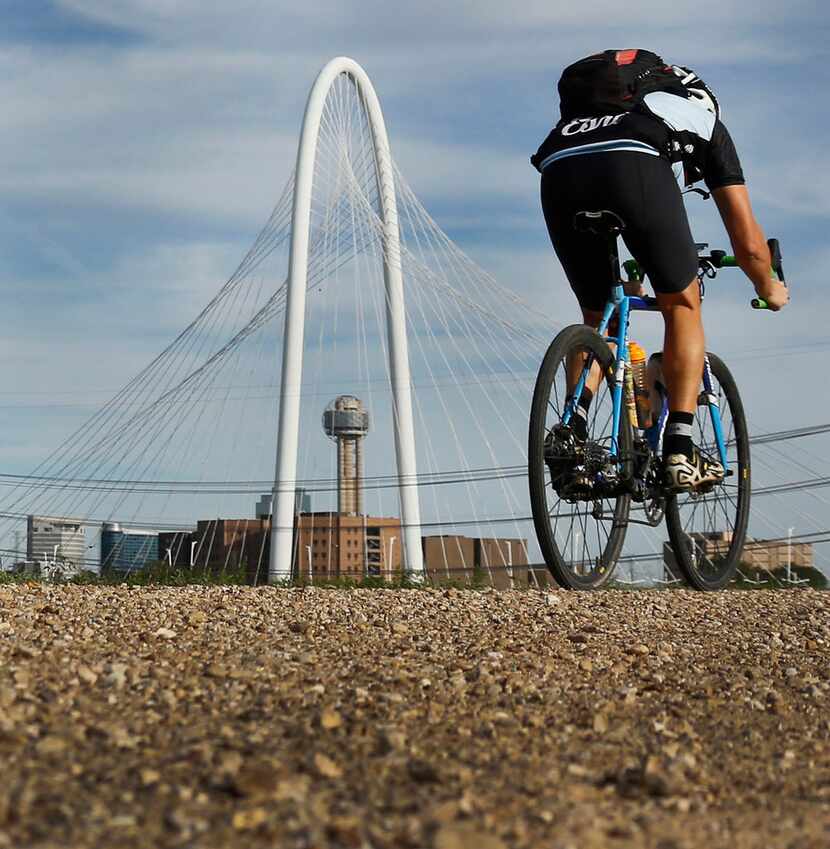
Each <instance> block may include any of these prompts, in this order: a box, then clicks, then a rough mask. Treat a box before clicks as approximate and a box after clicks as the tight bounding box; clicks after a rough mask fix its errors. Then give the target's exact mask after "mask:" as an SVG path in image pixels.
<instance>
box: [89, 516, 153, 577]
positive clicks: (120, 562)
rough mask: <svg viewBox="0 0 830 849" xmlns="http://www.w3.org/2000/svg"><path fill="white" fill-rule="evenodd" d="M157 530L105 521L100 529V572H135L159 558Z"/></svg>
mask: <svg viewBox="0 0 830 849" xmlns="http://www.w3.org/2000/svg"><path fill="white" fill-rule="evenodd" d="M160 559H161V558H160V554H159V532H158V531H148V530H136V529H132V528H122V527H121V525H119V524H117V523H116V522H105V523H104V525H103V528H102V530H101V572H102V573H105V572H108V573H112V572H125V573H126V572H136V571H140V570H141V569H144V568H145V567H146V566H147V564H148V563H156V562H158V561H159V560H160Z"/></svg>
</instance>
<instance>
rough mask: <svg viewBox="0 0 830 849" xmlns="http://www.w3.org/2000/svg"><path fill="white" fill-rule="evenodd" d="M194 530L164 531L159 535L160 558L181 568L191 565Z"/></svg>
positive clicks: (170, 564)
mask: <svg viewBox="0 0 830 849" xmlns="http://www.w3.org/2000/svg"><path fill="white" fill-rule="evenodd" d="M194 537H195V534H194V533H193V531H163V532H162V533H160V534H159V535H158V550H159V560H161V561H166V562H167V564H168V565H169V566H171V567H172V566H176V567H179V568H183V567H188V566H190V565H191V560H190V558H191V554H192V553H193V548H192V547H191V543H192V542H193V539H194Z"/></svg>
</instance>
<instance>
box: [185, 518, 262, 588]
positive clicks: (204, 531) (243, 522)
mask: <svg viewBox="0 0 830 849" xmlns="http://www.w3.org/2000/svg"><path fill="white" fill-rule="evenodd" d="M270 534H271V519H270V518H266V519H221V518H219V519H205V520H201V521H199V522H198V523H197V524H196V530H195V532H194V533H193V534H192V535H191V536H190V539H189V540H188V541H187V544H188V546H189V549H190V551H189V552H188V559H187V561H186V562H187V563H189V565H192V567H193V568H194V569H197V570H199V569H202V570H204V571H206V572H213V573H220V572H240V571H242V572H244V573H245V577H246V579H247V580H248V582H249V583H252V584H260V583H263V582H264V581H266V580H267V579H268V554H269V552H270ZM181 548H182V546H181V545H180V546H179V549H180V551H181ZM180 556H181V554H180Z"/></svg>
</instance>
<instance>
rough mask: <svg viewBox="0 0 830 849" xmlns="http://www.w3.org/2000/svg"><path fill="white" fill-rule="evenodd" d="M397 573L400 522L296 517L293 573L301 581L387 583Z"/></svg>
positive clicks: (338, 516) (326, 515)
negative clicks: (380, 580) (378, 580)
mask: <svg viewBox="0 0 830 849" xmlns="http://www.w3.org/2000/svg"><path fill="white" fill-rule="evenodd" d="M400 572H401V522H400V519H394V518H388V517H378V516H347V515H344V514H338V513H303V514H301V515H299V516H298V517H297V520H296V525H295V534H294V570H293V573H294V574H295V575H298V576H299V577H300V578H303V579H309V578H314V579H315V580H327V579H328V580H331V579H336V578H353V579H355V580H361V579H362V578H364V577H377V578H383V579H384V580H387V581H388V580H391V579H393V578H395V577H396V576H399V575H400Z"/></svg>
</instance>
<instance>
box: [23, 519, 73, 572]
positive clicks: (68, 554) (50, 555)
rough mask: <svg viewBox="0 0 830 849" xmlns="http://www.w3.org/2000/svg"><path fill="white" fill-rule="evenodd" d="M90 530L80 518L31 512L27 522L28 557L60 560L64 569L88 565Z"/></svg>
mask: <svg viewBox="0 0 830 849" xmlns="http://www.w3.org/2000/svg"><path fill="white" fill-rule="evenodd" d="M86 551H87V549H86V534H85V533H84V526H83V524H82V523H81V521H80V520H78V519H65V518H61V519H56V518H50V517H48V516H29V517H28V521H27V526H26V559H27V560H29V561H34V562H38V563H43V562H47V563H52V562H53V561H59V562H62V563H64V564H66V566H65V568H64V572H80V571H81V570H82V569H84V568H87V563H86Z"/></svg>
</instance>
